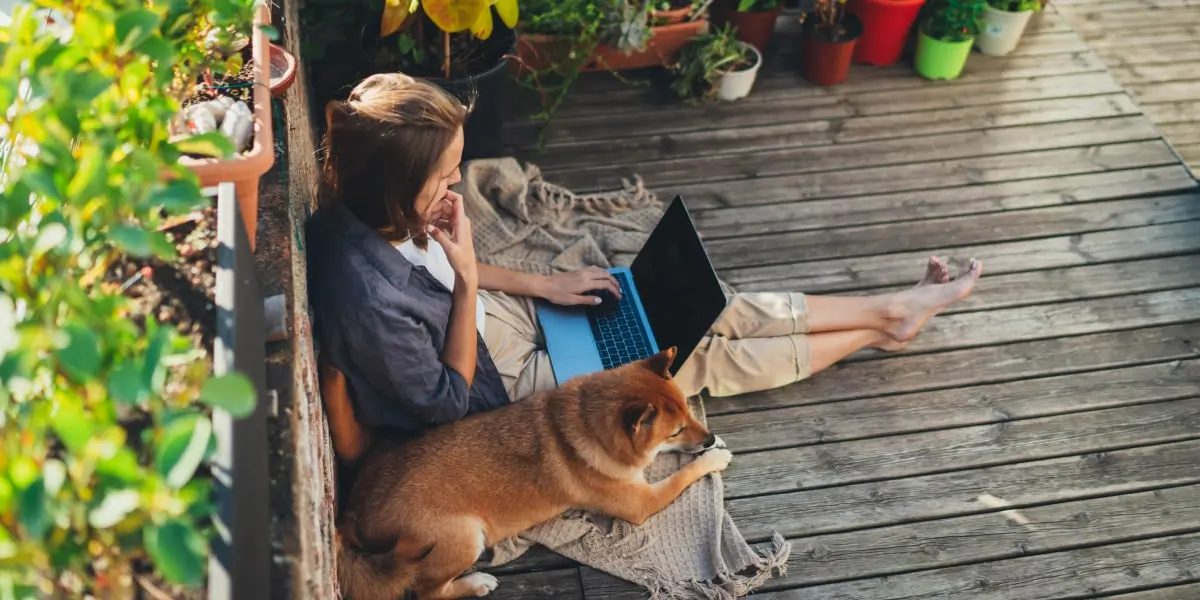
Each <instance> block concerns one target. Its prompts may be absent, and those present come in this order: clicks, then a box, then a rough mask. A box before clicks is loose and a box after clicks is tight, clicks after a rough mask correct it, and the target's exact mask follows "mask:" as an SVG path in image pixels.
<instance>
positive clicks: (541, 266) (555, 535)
mask: <svg viewBox="0 0 1200 600" xmlns="http://www.w3.org/2000/svg"><path fill="white" fill-rule="evenodd" d="M459 187H460V189H459V191H460V193H462V194H463V196H464V198H465V201H466V211H467V216H468V217H470V218H471V224H472V227H473V230H474V235H475V252H476V255H477V256H478V257H479V258H480V260H482V261H484V262H487V263H489V264H493V265H497V266H502V267H506V268H509V269H513V270H519V271H527V272H536V273H552V272H558V271H567V270H573V269H578V268H580V267H584V266H589V265H594V266H600V267H605V268H608V267H612V266H627V265H629V264H630V263H631V262H632V260H633V258H634V256H636V254H637V252H638V251H639V250H640V249H641V247H642V244H643V243H645V241H646V238H647V236H648V235H649V233H650V231H651V230H652V229H653V227H654V225H655V224H656V223H657V222H658V219H659V217H660V216H661V215H662V211H663V209H664V206H663V205H662V203H660V202H659V201H658V199H657V198H655V196H654V194H653V193H651V192H649V191H647V190H646V189H645V188H644V187H642V184H641V181H640V180H638V181H635V182H632V183H630V182H624V188H623V189H621V190H619V191H614V192H610V193H603V194H592V195H576V194H573V193H572V192H571V191H569V190H567V189H564V188H561V187H558V186H555V185H553V184H550V183H547V182H546V181H544V180H543V179H542V178H541V174H540V173H539V171H538V169H537V167H536V166H533V165H526V166H524V167H522V166H521V164H520V163H518V162H517V161H516V160H514V159H511V158H504V159H489V160H479V161H474V162H471V163H468V164H467V165H466V166H465V167H464V170H463V181H462V182H461V184H460V186H459ZM695 404H698V399H696V402H695ZM699 414H700V415H701V416H702V413H699ZM689 460H693V457H691V456H687V455H682V454H675V453H671V454H664V455H661V456H659V457H658V459H657V460H656V461H655V462H654V463H653V464H652V465H651V467H650V469H649V470H648V471H647V479H648V480H649V481H652V482H653V481H658V480H660V479H663V478H665V477H667V476H669V475H670V474H671V473H673V472H675V471H677V470H678V469H679V468H680V467H681V466H682V465H683V464H684V463H685V462H687V461H689ZM533 544H541V545H543V546H546V547H547V548H549V549H551V550H553V551H554V552H557V553H559V554H561V555H563V556H566V557H567V558H571V559H573V560H575V561H577V562H579V563H582V564H584V565H588V566H590V567H592V568H595V569H598V570H601V571H604V572H607V573H609V574H611V575H614V576H616V577H619V578H621V579H625V580H627V581H632V582H634V583H637V584H639V585H641V586H643V587H645V588H646V589H647V590H649V592H650V598H651V599H652V600H668V599H669V600H690V599H693V598H694V599H700V600H728V599H733V598H740V597H742V596H745V595H747V594H749V593H750V592H751V591H753V590H754V589H756V588H758V587H759V586H761V585H762V584H763V583H765V582H766V581H767V580H768V579H770V578H771V576H772V574H773V573H774V572H779V573H781V574H782V573H783V571H784V569H785V567H786V563H787V559H788V555H789V553H790V552H791V545H790V544H789V543H787V542H785V541H784V539H783V537H782V536H780V535H779V534H776V535H775V536H774V540H773V543H772V544H771V545H770V546H768V547H766V548H765V549H763V550H759V551H756V550H755V549H754V548H753V547H751V546H750V545H749V544H748V543H747V542H746V540H745V539H744V538H743V537H742V535H741V534H740V533H739V532H738V529H737V526H736V525H734V523H733V519H731V518H730V516H729V514H728V513H726V512H725V505H724V489H723V486H722V484H721V478H720V476H719V475H715V474H714V475H712V476H709V477H706V478H704V479H702V480H701V481H699V482H698V483H696V484H695V485H692V486H691V487H689V488H688V489H687V491H685V492H684V493H683V495H681V496H680V497H679V498H678V499H676V501H675V502H673V503H672V504H671V505H669V506H668V507H667V508H666V509H664V510H662V511H661V512H659V513H658V514H657V515H655V516H653V517H651V518H650V519H649V520H648V521H647V522H646V523H644V524H643V525H642V526H641V527H636V526H634V525H631V524H629V523H626V522H624V521H620V520H616V519H612V518H608V517H604V516H602V515H599V514H595V513H590V512H587V511H578V510H575V511H570V512H568V513H567V514H564V515H563V516H561V517H559V518H557V519H554V520H552V521H549V522H546V523H543V524H541V525H538V526H535V527H534V528H533V529H530V530H529V531H526V532H525V533H524V534H522V535H520V536H519V537H517V538H513V539H509V540H505V541H504V542H502V543H500V544H498V545H497V546H496V547H495V548H493V549H492V557H491V560H490V565H491V566H495V565H499V564H503V563H505V562H509V561H511V560H514V559H516V558H517V557H519V556H520V555H521V554H522V553H523V552H525V550H527V549H528V548H529V547H530V546H532V545H533Z"/></svg>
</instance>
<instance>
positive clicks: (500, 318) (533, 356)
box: [480, 292, 557, 402]
mask: <svg viewBox="0 0 1200 600" xmlns="http://www.w3.org/2000/svg"><path fill="white" fill-rule="evenodd" d="M480 301H482V302H483V310H484V312H485V313H487V321H486V323H485V324H484V328H483V341H484V343H485V344H486V345H487V348H488V353H489V354H491V355H492V361H493V362H495V363H496V370H497V371H499V372H500V378H501V379H502V380H503V381H504V389H505V390H507V391H508V397H509V398H510V399H511V400H513V401H514V402H515V401H517V400H522V399H524V398H526V397H528V396H529V395H530V394H533V393H535V392H540V391H542V390H548V389H553V388H554V387H556V385H557V384H556V382H555V380H554V371H553V369H551V367H550V356H549V355H548V354H547V353H546V349H545V340H544V339H543V336H542V330H541V328H540V327H538V325H537V317H536V312H535V311H534V307H533V301H532V300H531V299H529V298H518V297H515V296H509V295H508V294H502V293H498V292H480Z"/></svg>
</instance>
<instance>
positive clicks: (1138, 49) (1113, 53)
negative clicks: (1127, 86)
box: [1103, 42, 1200, 68]
mask: <svg viewBox="0 0 1200 600" xmlns="http://www.w3.org/2000/svg"><path fill="white" fill-rule="evenodd" d="M1103 56H1104V60H1105V61H1106V62H1107V63H1108V65H1109V66H1110V67H1114V68H1127V67H1131V66H1135V65H1148V64H1153V63H1178V62H1186V61H1196V60H1200V47H1197V45H1196V44H1195V43H1194V42H1182V43H1179V44H1161V45H1153V46H1150V45H1143V46H1114V47H1113V48H1112V49H1111V50H1109V51H1105V52H1103Z"/></svg>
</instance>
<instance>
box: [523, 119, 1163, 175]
mask: <svg viewBox="0 0 1200 600" xmlns="http://www.w3.org/2000/svg"><path fill="white" fill-rule="evenodd" d="M1159 137H1160V135H1159V134H1158V132H1157V131H1156V130H1155V129H1154V128H1153V127H1152V126H1151V125H1150V123H1149V122H1147V121H1146V119H1144V118H1143V117H1141V116H1128V117H1116V118H1110V119H1100V120H1081V121H1070V122H1066V123H1050V124H1043V125H1028V126H1020V127H1004V128H995V129H984V130H979V131H971V132H963V133H953V134H944V135H938V136H923V137H910V138H897V139H891V140H883V141H872V142H860V143H850V144H837V145H833V146H813V147H804V148H782V149H773V150H765V151H761V152H742V153H737V154H729V155H720V156H703V157H697V158H685V159H670V160H660V161H645V162H641V163H637V164H634V165H630V164H616V165H596V166H588V167H573V168H571V169H570V170H566V171H563V170H552V169H546V170H545V175H546V178H547V179H548V180H550V181H553V182H555V183H559V184H561V185H565V186H566V187H568V188H570V189H572V190H577V191H585V190H596V189H613V188H616V187H619V186H620V184H621V180H622V179H627V178H630V177H632V176H634V175H635V174H637V173H640V174H641V176H642V177H643V179H644V180H645V181H646V182H647V183H648V185H650V186H652V187H661V186H664V185H671V184H683V183H695V182H697V180H702V181H720V180H753V179H758V178H762V177H770V176H778V175H787V174H798V173H811V172H819V171H838V170H843V169H851V168H855V167H869V166H882V165H887V164H897V163H901V162H904V163H908V162H919V161H933V160H946V159H952V158H963V157H968V156H979V155H995V154H1007V153H1013V152H1028V151H1034V150H1050V149H1054V148H1071V147H1076V146H1090V145H1095V144H1110V143H1118V142H1132V141H1140V140H1151V139H1158V138H1159Z"/></svg>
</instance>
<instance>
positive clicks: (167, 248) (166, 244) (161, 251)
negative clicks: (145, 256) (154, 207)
mask: <svg viewBox="0 0 1200 600" xmlns="http://www.w3.org/2000/svg"><path fill="white" fill-rule="evenodd" d="M147 239H148V241H149V242H150V253H151V254H153V255H154V256H156V257H158V258H160V259H162V260H164V261H170V260H171V259H173V258H175V244H172V243H171V240H169V239H167V234H166V233H163V232H161V231H151V232H150V236H149V237H148V238H147Z"/></svg>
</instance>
